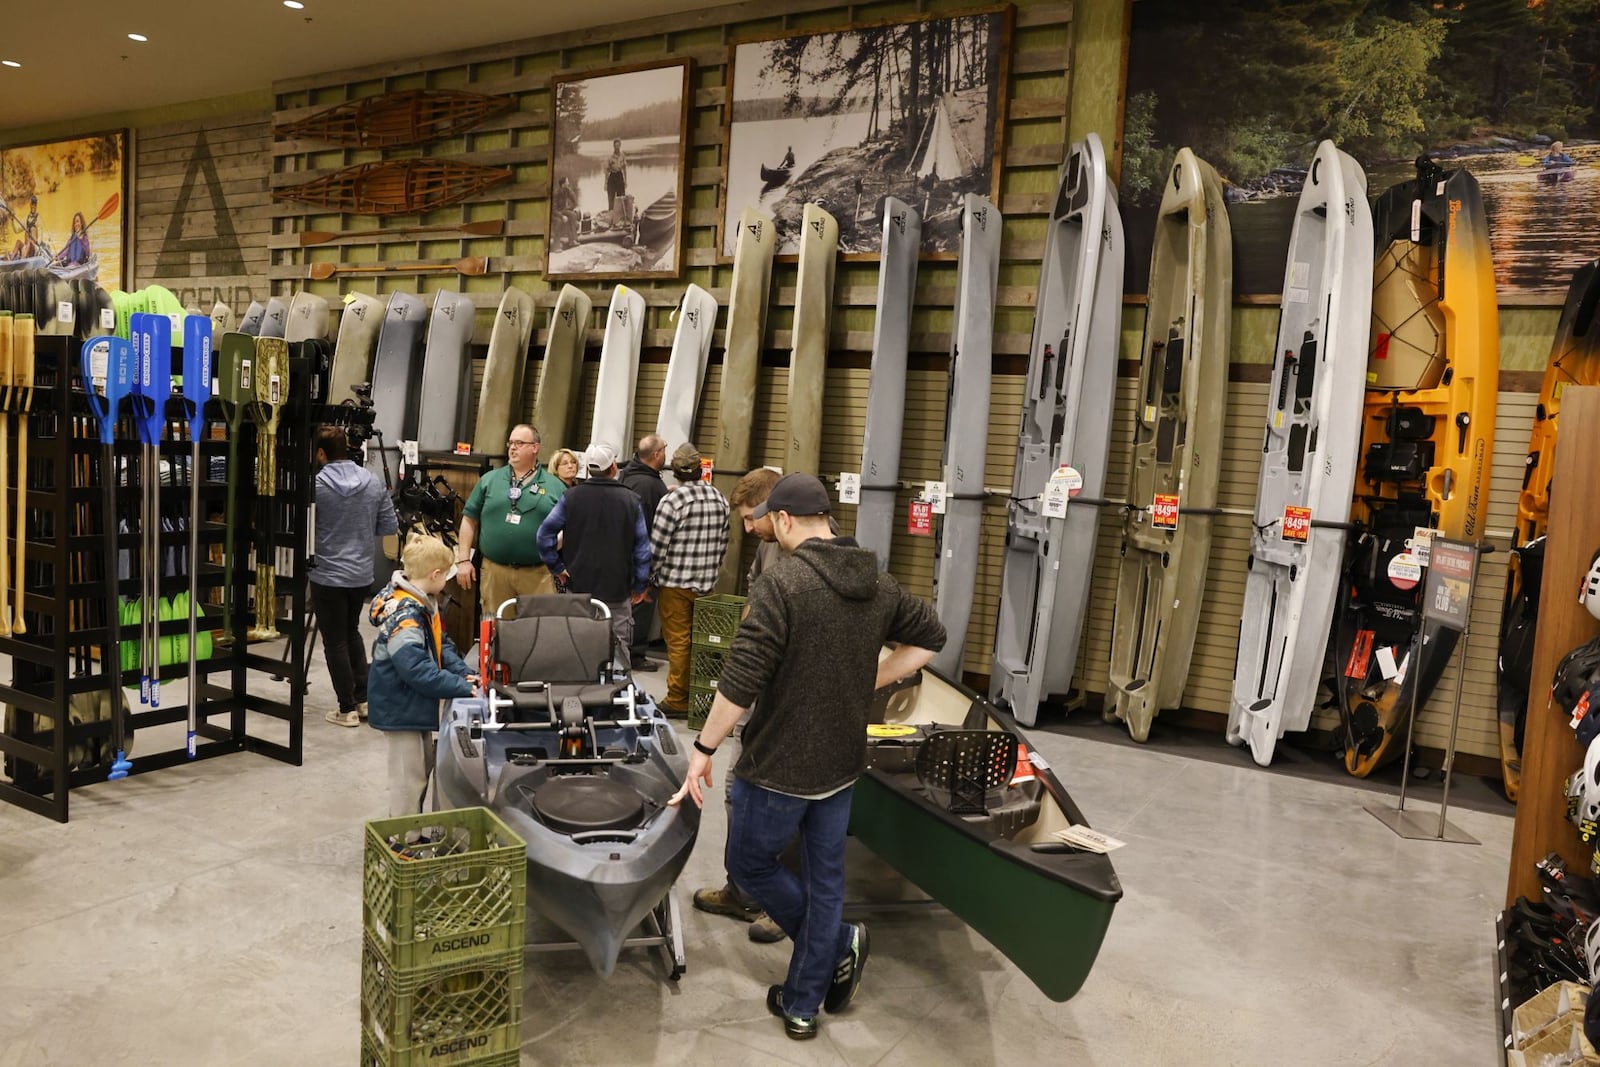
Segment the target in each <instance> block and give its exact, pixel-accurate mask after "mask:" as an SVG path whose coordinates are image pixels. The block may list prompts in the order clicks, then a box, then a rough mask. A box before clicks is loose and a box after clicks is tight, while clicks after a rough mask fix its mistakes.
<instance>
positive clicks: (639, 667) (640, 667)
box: [633, 659, 661, 671]
mask: <svg viewBox="0 0 1600 1067" xmlns="http://www.w3.org/2000/svg"><path fill="white" fill-rule="evenodd" d="M633 669H634V670H636V671H659V670H660V669H661V664H660V663H658V662H656V661H655V660H653V659H636V660H634V661H633Z"/></svg>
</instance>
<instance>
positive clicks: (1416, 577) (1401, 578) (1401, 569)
mask: <svg viewBox="0 0 1600 1067" xmlns="http://www.w3.org/2000/svg"><path fill="white" fill-rule="evenodd" d="M1420 581H1422V564H1421V563H1418V562H1417V557H1416V556H1413V555H1412V554H1411V553H1409V552H1401V553H1400V554H1399V555H1397V556H1395V557H1394V558H1393V559H1391V560H1390V561H1389V584H1390V585H1392V586H1394V587H1395V588H1396V589H1415V588H1416V587H1417V583H1418V582H1420Z"/></svg>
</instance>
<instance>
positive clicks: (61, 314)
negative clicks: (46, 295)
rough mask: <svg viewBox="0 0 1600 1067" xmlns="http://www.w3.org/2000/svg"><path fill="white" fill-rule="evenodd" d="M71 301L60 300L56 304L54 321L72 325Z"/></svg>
mask: <svg viewBox="0 0 1600 1067" xmlns="http://www.w3.org/2000/svg"><path fill="white" fill-rule="evenodd" d="M72 319H73V316H72V301H70V300H61V301H58V302H57V303H56V321H57V322H62V323H66V324H67V325H68V326H71V325H72Z"/></svg>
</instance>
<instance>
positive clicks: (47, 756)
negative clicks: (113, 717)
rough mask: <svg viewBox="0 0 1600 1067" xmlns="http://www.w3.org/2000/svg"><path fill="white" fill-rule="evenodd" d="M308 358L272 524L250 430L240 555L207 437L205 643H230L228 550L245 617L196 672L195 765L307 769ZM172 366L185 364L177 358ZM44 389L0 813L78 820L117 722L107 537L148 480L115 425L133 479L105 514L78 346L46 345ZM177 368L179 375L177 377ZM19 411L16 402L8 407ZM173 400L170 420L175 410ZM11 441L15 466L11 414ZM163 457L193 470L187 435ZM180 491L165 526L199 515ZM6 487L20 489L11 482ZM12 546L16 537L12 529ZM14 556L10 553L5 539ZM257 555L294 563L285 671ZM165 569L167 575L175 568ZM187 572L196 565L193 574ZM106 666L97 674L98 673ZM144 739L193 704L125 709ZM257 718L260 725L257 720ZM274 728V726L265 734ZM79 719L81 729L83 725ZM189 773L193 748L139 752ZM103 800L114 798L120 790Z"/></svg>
mask: <svg viewBox="0 0 1600 1067" xmlns="http://www.w3.org/2000/svg"><path fill="white" fill-rule="evenodd" d="M292 348H293V349H294V350H295V355H296V356H298V357H300V358H299V359H298V360H297V362H299V364H300V368H301V370H302V373H300V374H298V375H296V374H294V373H293V370H294V368H295V364H294V362H292V363H291V375H290V397H289V401H290V402H289V403H288V405H287V406H286V407H285V409H284V413H283V416H282V418H281V420H280V423H279V429H278V444H277V460H278V479H279V481H278V496H277V498H276V505H275V506H274V507H272V508H271V509H270V510H271V513H272V514H273V515H274V517H275V520H276V521H274V522H271V523H263V522H261V521H260V520H261V518H264V517H265V515H266V514H267V513H268V508H267V506H266V505H264V504H263V502H262V501H261V500H260V499H258V498H257V496H256V493H255V488H254V479H253V478H251V477H248V476H247V475H246V474H245V473H244V472H249V471H252V470H253V469H254V465H255V463H256V460H257V450H258V441H257V434H256V430H255V428H254V425H253V423H252V422H250V421H249V420H246V421H245V423H244V425H243V427H242V428H241V430H240V437H239V440H238V442H237V444H238V463H239V465H240V472H241V476H240V477H239V478H238V479H236V480H237V482H238V483H239V485H238V494H239V495H238V499H237V500H236V502H235V503H236V505H237V510H238V514H239V516H240V521H239V522H238V523H237V524H236V529H235V537H234V543H233V544H232V545H225V544H224V541H225V540H226V533H225V529H224V527H223V525H222V524H221V523H220V522H218V521H216V516H217V515H219V514H220V513H221V511H222V509H223V505H224V503H225V498H226V495H227V486H226V483H225V482H220V481H216V480H213V479H212V478H211V477H210V476H211V474H213V473H215V471H216V469H217V467H218V466H220V465H222V464H223V463H224V462H225V461H224V460H222V459H221V457H225V456H226V455H227V442H226V441H225V440H219V439H215V438H213V437H212V436H210V435H207V437H206V439H204V440H202V442H201V463H200V469H199V471H198V476H199V477H200V479H201V481H200V499H201V504H202V508H203V509H204V511H205V513H206V518H207V521H205V522H204V524H203V525H202V526H201V527H200V530H199V543H200V557H199V559H198V560H191V561H188V564H189V566H190V567H195V566H197V567H198V583H197V585H198V592H199V600H200V602H201V604H202V607H203V609H205V610H206V615H205V616H204V617H203V621H202V624H201V629H202V631H204V630H212V631H214V632H215V631H219V630H220V628H221V620H220V618H219V617H218V616H217V614H216V613H217V612H218V611H219V610H220V609H219V608H217V607H215V606H213V605H212V604H211V603H209V601H211V599H212V595H211V594H213V593H216V592H219V591H220V590H221V588H222V585H223V580H224V579H223V573H224V572H223V567H222V566H221V565H220V564H217V563H212V562H210V559H211V555H212V549H213V548H214V547H220V548H221V549H222V550H223V551H224V552H231V553H232V555H233V558H234V560H235V561H236V563H235V566H234V568H233V586H234V588H233V604H234V605H235V610H234V612H233V614H232V617H231V620H230V629H231V631H232V642H231V644H223V643H222V642H220V641H218V642H214V644H213V649H212V655H211V658H209V659H203V660H200V661H199V663H198V666H197V685H196V688H197V694H196V696H197V697H198V699H199V704H198V706H197V709H196V712H197V726H196V730H197V734H198V737H197V743H196V752H195V759H207V758H210V757H213V756H220V755H226V754H228V753H233V752H257V753H260V754H262V755H265V756H269V757H271V758H273V759H276V760H280V761H282V762H285V763H291V764H294V765H296V766H298V765H299V764H300V762H301V759H302V744H303V733H304V705H305V669H306V664H305V657H304V653H303V646H304V641H303V637H304V626H305V614H306V587H305V574H304V566H303V562H302V561H304V560H305V559H306V558H307V551H308V545H307V536H308V529H307V527H308V525H309V523H308V522H307V521H306V514H307V511H308V509H309V507H310V505H311V498H312V494H313V492H314V478H313V475H312V471H311V457H312V454H313V453H312V450H313V448H314V441H313V438H312V435H313V432H314V426H315V422H314V418H315V416H316V415H317V414H318V413H319V411H320V408H321V405H320V403H314V402H312V400H311V399H310V393H311V389H310V388H309V385H310V381H309V378H310V376H309V375H307V374H306V373H304V370H305V369H306V367H307V365H308V364H309V362H310V361H309V360H308V359H306V358H305V355H306V353H302V352H301V351H300V346H292ZM175 357H177V358H176V359H175V362H178V361H181V354H179V353H175ZM35 366H36V371H35V383H36V384H35V388H34V392H33V403H32V408H31V413H30V419H29V426H28V448H29V451H28V462H27V469H26V470H25V471H24V470H18V471H17V472H16V476H17V477H18V478H23V477H25V478H26V479H27V494H26V501H25V509H24V513H23V514H22V515H19V516H15V521H16V522H17V523H18V524H19V527H20V526H21V524H24V523H25V527H24V528H25V529H26V531H27V535H26V536H27V564H26V573H25V575H24V589H25V596H24V603H23V615H24V621H25V623H26V632H25V633H24V634H23V635H21V636H12V637H0V654H3V655H6V656H8V657H9V658H10V660H11V665H12V678H11V681H10V684H0V702H3V703H4V704H5V705H6V706H7V715H6V719H5V722H4V724H3V728H0V757H3V760H4V765H3V774H0V801H5V802H7V803H11V804H15V805H17V806H18V807H22V808H26V809H28V810H29V811H33V812H35V813H37V814H40V815H45V816H48V817H50V818H53V819H55V820H56V821H58V822H66V821H67V818H68V802H69V797H70V793H71V790H72V789H73V788H77V787H81V786H85V785H89V784H91V783H94V782H101V781H104V780H105V779H106V776H107V773H108V771H109V770H110V764H111V760H112V758H113V753H112V752H111V743H110V735H111V727H112V723H111V721H110V718H109V714H110V713H114V711H113V712H110V713H107V712H106V711H105V705H106V704H109V701H108V700H104V701H102V706H101V708H100V709H99V711H98V713H97V712H96V711H95V710H94V709H92V708H91V707H89V706H88V705H90V704H91V703H92V702H93V701H94V699H95V696H96V695H100V696H102V697H103V696H104V694H106V692H107V689H108V686H107V679H106V675H105V673H104V672H105V670H106V668H107V666H108V665H109V663H110V662H111V660H112V659H114V658H116V657H115V656H112V657H106V656H105V655H103V653H104V651H105V649H106V647H107V642H108V640H109V629H108V624H109V617H108V615H107V612H108V611H110V610H115V606H114V605H110V604H107V603H106V598H105V574H104V562H103V557H104V545H105V542H104V540H103V538H104V537H105V536H106V533H105V531H106V530H107V529H108V526H107V524H108V523H111V524H116V523H117V522H118V520H119V517H120V516H124V515H130V514H132V513H133V512H135V511H136V510H137V509H136V508H135V507H134V504H135V502H136V496H137V493H138V490H139V486H138V481H137V477H138V476H137V470H138V465H137V462H136V460H137V456H138V452H139V449H140V447H141V446H140V445H139V443H138V441H137V437H136V435H135V434H134V432H133V431H132V420H131V419H127V420H126V423H125V424H119V429H118V433H117V439H116V445H115V452H116V456H117V467H118V468H119V469H120V470H122V471H123V472H124V473H123V475H122V476H121V477H120V478H118V481H119V483H120V484H119V486H118V490H117V505H118V506H117V508H116V509H115V510H116V512H117V514H115V515H112V516H106V515H104V514H102V512H103V510H104V482H103V481H102V480H101V479H102V478H103V477H104V476H105V472H103V471H101V470H100V467H101V464H102V463H103V448H102V446H101V444H100V442H99V438H98V436H97V435H96V422H95V420H94V418H93V416H92V415H91V414H90V411H89V406H88V400H87V397H86V395H85V393H84V391H83V385H82V382H81V380H80V377H79V371H78V344H77V343H76V342H74V341H72V340H71V339H70V338H64V337H40V338H38V339H37V340H36V342H35ZM179 369H181V367H180V368H179ZM15 403H16V397H15V395H13V397H12V399H11V404H12V405H13V410H14V409H15V408H14V405H15ZM178 409H179V405H178V404H177V403H176V402H174V403H173V405H172V407H171V409H170V412H171V413H176V412H177V411H178ZM207 420H208V424H209V425H210V426H213V427H217V426H222V425H223V423H222V420H221V418H220V407H219V405H218V404H217V402H216V401H213V402H212V403H211V404H210V405H208V409H207ZM9 423H10V426H11V429H10V430H9V433H10V434H11V436H12V441H11V442H10V445H11V453H12V454H13V455H15V454H16V452H17V441H16V437H17V435H18V434H20V432H21V428H20V426H19V420H18V419H17V418H16V417H15V416H14V415H13V417H12V418H11V419H10V420H9ZM172 425H173V427H174V430H173V432H171V433H169V434H168V435H167V439H164V440H163V442H162V445H161V450H160V451H161V457H162V459H163V460H164V461H166V463H167V464H168V466H169V469H171V470H172V471H174V472H178V471H187V470H188V467H189V457H190V443H189V441H188V440H187V438H186V434H184V433H182V432H181V431H179V430H177V429H176V427H177V426H179V425H180V424H179V423H176V422H175V423H173V424H172ZM170 481H171V482H172V483H175V484H171V485H166V484H164V485H163V486H162V488H161V494H160V495H161V505H162V511H163V513H164V514H166V513H168V512H169V511H180V512H182V513H184V514H187V507H188V504H187V501H188V497H189V483H188V481H187V478H182V479H180V478H179V477H177V476H176V474H175V475H174V477H172V478H171V479H170ZM10 484H12V485H15V484H17V483H16V482H14V481H12V482H10ZM130 526H131V527H132V530H131V532H126V533H122V534H120V535H119V537H118V545H119V548H120V549H124V550H126V553H125V555H126V558H127V559H128V561H129V567H128V573H127V575H126V577H125V578H123V579H122V580H121V581H120V583H119V589H120V592H121V594H122V596H123V597H129V598H133V597H137V596H138V590H139V588H140V585H139V581H140V575H139V565H140V555H141V553H139V552H138V551H137V547H138V545H139V544H140V540H141V537H142V534H141V532H140V531H138V529H137V526H136V523H130ZM6 533H7V534H9V533H10V531H9V530H8V531H6ZM161 546H162V549H163V553H162V556H163V558H165V555H166V551H167V550H172V551H175V552H179V553H182V552H186V551H187V546H188V533H187V532H186V531H182V530H173V531H170V532H164V533H162V534H161ZM3 550H4V551H7V552H10V551H12V545H11V544H10V542H9V540H7V543H6V544H5V545H4V546H3ZM252 552H274V553H276V554H278V555H281V556H282V557H283V558H284V561H285V562H291V561H292V563H293V566H292V568H291V569H290V572H289V573H287V574H285V573H283V571H282V570H281V569H280V571H279V573H278V575H277V593H278V599H277V602H276V604H277V605H282V606H283V607H282V609H281V610H285V611H286V612H287V614H285V615H283V616H282V617H280V618H278V619H277V622H276V626H277V629H278V631H279V633H280V634H281V635H282V636H283V637H284V638H286V639H287V640H288V643H289V647H290V650H291V651H290V655H289V657H288V670H287V672H286V671H285V662H284V660H282V659H280V658H279V657H277V656H272V655H267V654H265V653H264V652H263V651H261V650H260V646H259V645H252V644H251V643H250V642H249V640H248V638H247V632H248V630H249V627H250V622H251V612H250V606H251V603H252V599H251V589H252V587H253V584H254V580H255V568H254V567H253V566H252V565H250V564H251V556H252ZM163 569H165V568H163ZM182 570H183V571H185V572H187V570H188V567H184V568H182ZM188 587H189V577H188V574H187V573H182V574H179V575H173V576H168V577H165V578H163V579H162V581H161V594H162V596H163V597H164V598H165V597H170V596H172V595H174V594H176V593H179V592H184V591H187V589H188ZM136 629H137V626H136V625H135V626H134V627H129V626H127V625H124V628H123V634H122V637H123V641H124V643H125V644H126V643H127V642H128V641H130V640H134V639H135V638H136V636H137V635H136V633H135V631H136ZM160 634H161V636H162V637H163V638H167V637H181V638H187V634H188V621H187V618H186V617H185V618H174V619H171V620H169V621H164V622H162V623H161V624H160ZM96 660H98V661H99V662H98V664H97V663H96ZM137 673H138V672H137V670H135V671H132V672H129V671H126V670H125V671H124V672H123V678H122V680H123V684H124V687H125V688H126V686H127V685H128V684H129V677H130V674H131V675H132V683H133V685H134V687H135V688H137V684H138V678H137ZM187 673H188V665H187V663H186V662H185V663H176V664H172V665H170V666H167V667H164V668H162V669H161V670H160V671H159V677H161V678H162V679H164V680H169V681H170V680H175V679H182V678H185V677H186V676H187ZM285 674H286V675H287V679H288V686H289V693H288V699H287V700H281V699H275V698H273V697H269V696H266V695H263V694H262V693H261V692H252V691H251V685H250V682H251V679H252V678H253V677H272V676H283V675H285ZM129 706H130V716H129V720H128V721H129V722H130V723H131V726H132V729H133V731H134V736H135V737H137V736H138V734H139V732H140V731H143V730H146V729H150V728H153V727H156V726H161V725H165V724H169V723H179V722H183V721H185V720H186V719H187V718H188V714H189V708H188V704H187V703H186V702H183V703H170V704H169V703H166V702H165V701H164V702H163V703H162V705H161V706H160V707H158V708H150V707H143V706H141V705H140V704H139V703H138V696H137V693H135V694H134V695H133V696H132V697H131V698H130V699H129ZM252 713H253V714H254V715H256V716H260V717H262V718H254V719H253V718H252ZM263 719H264V720H267V721H266V722H264V721H263ZM80 720H81V721H80ZM273 720H275V721H278V722H283V723H286V724H287V728H288V740H287V743H285V742H284V741H283V740H282V730H281V729H279V730H276V731H274V732H275V733H277V734H278V737H277V738H276V739H275V738H272V737H268V736H263V734H262V733H261V728H262V727H263V726H267V725H269V724H270V721H273ZM187 762H189V758H188V754H187V752H186V751H185V749H184V746H183V744H182V743H180V744H179V745H178V746H177V747H176V748H174V749H170V750H163V751H157V752H145V751H139V750H138V749H137V747H136V748H135V751H134V753H133V768H132V773H134V774H144V773H148V772H151V771H155V770H160V769H162V768H166V767H171V766H173V765H175V764H182V763H187ZM107 788H113V789H114V788H116V786H115V784H114V783H113V784H111V785H109V786H108V787H107Z"/></svg>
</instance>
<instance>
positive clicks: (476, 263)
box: [456, 256, 489, 278]
mask: <svg viewBox="0 0 1600 1067" xmlns="http://www.w3.org/2000/svg"><path fill="white" fill-rule="evenodd" d="M456 271H457V272H458V273H460V274H465V275H467V276H468V277H469V278H478V277H482V276H483V275H485V274H487V273H489V260H488V259H487V258H485V257H483V256H468V257H467V258H466V259H463V260H460V261H458V262H457V263H456Z"/></svg>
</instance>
